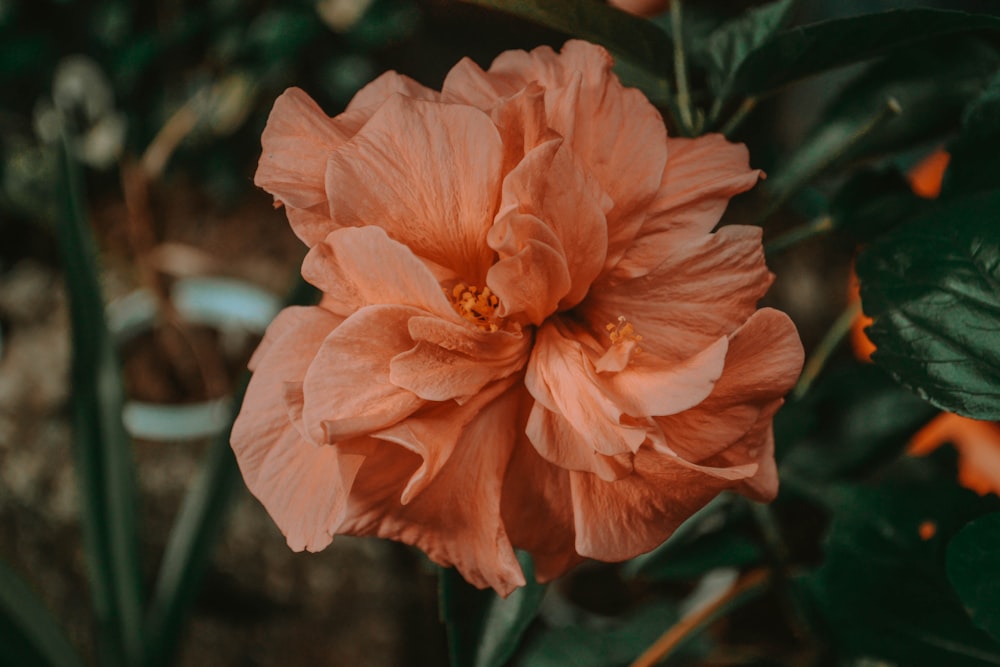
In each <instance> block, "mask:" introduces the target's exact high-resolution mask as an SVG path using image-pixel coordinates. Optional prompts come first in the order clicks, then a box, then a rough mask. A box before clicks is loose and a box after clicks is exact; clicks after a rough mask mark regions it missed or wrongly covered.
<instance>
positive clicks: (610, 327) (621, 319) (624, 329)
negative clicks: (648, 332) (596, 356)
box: [604, 315, 642, 353]
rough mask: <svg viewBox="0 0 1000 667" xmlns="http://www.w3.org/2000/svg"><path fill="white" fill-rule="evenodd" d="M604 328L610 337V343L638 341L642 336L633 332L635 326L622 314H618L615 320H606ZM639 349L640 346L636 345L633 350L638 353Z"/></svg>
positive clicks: (640, 349)
mask: <svg viewBox="0 0 1000 667" xmlns="http://www.w3.org/2000/svg"><path fill="white" fill-rule="evenodd" d="M604 329H605V330H606V331H607V332H608V336H610V337H611V344H612V345H619V344H621V343H625V342H628V341H632V342H634V343H638V342H639V341H641V340H642V336H640V335H639V334H637V333H636V332H635V327H634V326H632V323H631V322H629V321H628V320H627V319H625V316H624V315H619V316H618V321H617V322H608V323H607V324H606V325H604ZM641 351H642V348H640V347H639V346H638V345H637V346H636V348H635V352H636V353H638V352H641Z"/></svg>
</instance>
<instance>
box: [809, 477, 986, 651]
mask: <svg viewBox="0 0 1000 667" xmlns="http://www.w3.org/2000/svg"><path fill="white" fill-rule="evenodd" d="M904 463H906V464H907V465H908V466H909V467H915V468H918V470H915V471H913V473H914V474H912V475H910V476H911V477H913V479H910V480H906V481H891V482H888V483H885V484H884V485H883V486H881V487H879V488H869V487H861V486H841V487H835V488H834V489H833V490H832V491H829V492H828V494H827V495H828V500H829V505H830V506H831V507H832V508H833V522H832V524H831V526H830V530H829V534H828V536H827V539H826V543H825V547H824V561H823V564H822V566H821V567H820V568H819V569H818V570H817V571H815V572H814V573H811V574H809V575H806V576H805V577H804V578H803V579H802V580H800V581H799V582H797V583H798V584H799V586H800V587H801V588H800V590H801V592H802V593H804V594H805V596H806V598H807V599H808V600H809V601H811V602H812V603H813V604H812V606H813V608H814V611H815V613H817V614H818V615H820V616H821V617H822V619H823V620H824V621H825V624H826V626H827V627H828V630H829V632H830V633H831V634H832V636H833V639H834V640H835V645H836V647H837V649H838V652H839V653H840V654H841V657H842V658H855V657H861V656H868V657H870V658H876V659H880V660H887V661H890V662H892V663H894V664H898V665H906V666H907V667H941V666H942V665H948V667H966V666H968V667H981V666H982V665H998V664H1000V645H998V644H996V643H995V642H994V641H993V640H992V639H991V638H990V637H989V636H987V635H986V634H985V633H983V632H982V631H980V630H978V629H977V628H975V627H974V626H973V625H972V623H971V622H970V621H969V618H968V616H967V615H966V613H965V611H964V610H963V609H962V608H961V605H960V604H959V603H958V600H956V599H955V596H954V594H953V593H952V591H951V587H950V586H949V584H948V581H947V578H946V576H945V565H944V558H945V545H946V544H947V542H948V539H949V538H950V537H951V536H952V535H954V534H955V533H956V532H957V531H958V530H959V529H960V528H961V527H962V526H963V525H964V524H965V522H967V521H968V520H969V519H971V518H973V517H975V516H978V515H981V514H983V513H984V512H989V511H991V510H993V509H995V508H996V505H997V499H996V498H986V499H983V498H980V497H978V496H976V495H975V494H973V493H971V492H969V491H966V490H965V489H962V488H961V487H959V486H958V485H957V484H955V483H954V481H952V480H948V479H943V478H940V477H937V476H935V475H934V474H933V471H931V470H930V464H929V462H928V461H926V460H922V459H921V460H907V461H905V462H904ZM952 474H953V473H952Z"/></svg>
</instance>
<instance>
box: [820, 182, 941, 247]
mask: <svg viewBox="0 0 1000 667" xmlns="http://www.w3.org/2000/svg"><path fill="white" fill-rule="evenodd" d="M926 203H927V202H926V201H924V200H922V199H920V198H919V197H917V196H916V195H915V194H913V190H912V189H911V188H910V184H909V182H908V181H907V180H906V177H905V176H903V174H902V173H901V172H900V171H899V170H898V169H880V170H874V169H862V170H859V171H857V172H855V173H854V174H852V175H851V177H850V179H848V181H847V182H846V183H845V184H844V185H843V186H841V188H840V189H839V190H838V191H837V194H836V195H834V197H833V200H832V201H831V202H830V217H831V218H833V226H834V228H835V229H837V230H839V231H841V232H843V233H844V234H846V235H847V236H849V237H850V238H851V239H852V240H854V241H856V242H857V243H867V242H868V241H871V240H872V239H874V238H876V237H877V236H880V235H881V234H883V233H885V232H887V231H889V230H890V229H892V228H893V227H895V226H896V225H898V224H900V223H901V222H903V221H904V220H907V219H908V218H912V217H913V216H914V215H915V214H916V213H917V211H918V210H919V209H920V208H921V207H922V206H923V205H926Z"/></svg>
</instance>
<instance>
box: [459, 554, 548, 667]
mask: <svg viewBox="0 0 1000 667" xmlns="http://www.w3.org/2000/svg"><path fill="white" fill-rule="evenodd" d="M517 558H518V560H519V561H520V563H521V568H522V569H523V570H524V578H525V579H526V580H527V581H528V583H527V585H526V586H523V587H522V588H518V589H516V590H515V591H514V592H513V593H511V594H510V595H509V596H508V597H507V599H503V598H501V597H500V596H498V595H497V594H496V593H494V592H493V591H491V590H485V591H481V590H477V589H476V588H474V587H473V586H471V585H470V584H468V583H466V581H465V580H464V579H462V575H461V574H459V573H458V571H457V570H455V569H454V568H447V569H442V570H441V613H442V616H443V617H444V621H445V624H446V625H447V626H448V645H449V649H450V653H451V665H452V667H500V666H501V665H503V664H504V663H506V662H507V661H508V660H509V659H510V657H511V656H512V655H513V654H514V651H515V650H516V649H517V646H518V642H520V640H521V635H523V634H524V631H525V630H527V629H528V626H529V625H530V624H531V622H532V620H534V618H535V614H537V613H538V605H539V604H541V602H542V596H543V595H544V593H545V586H543V585H541V584H539V583H537V582H536V581H535V568H534V566H533V565H532V562H531V556H529V555H528V554H527V553H524V552H518V555H517Z"/></svg>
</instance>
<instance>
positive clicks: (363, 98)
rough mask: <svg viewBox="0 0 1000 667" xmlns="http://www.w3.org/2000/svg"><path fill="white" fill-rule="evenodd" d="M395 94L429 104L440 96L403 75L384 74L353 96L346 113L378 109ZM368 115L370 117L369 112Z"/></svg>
mask: <svg viewBox="0 0 1000 667" xmlns="http://www.w3.org/2000/svg"><path fill="white" fill-rule="evenodd" d="M397 93H398V94H400V95H404V96H406V97H411V98H413V99H415V100H427V101H429V102H437V101H438V100H439V99H440V98H441V94H440V93H438V92H437V91H436V90H433V89H431V88H428V87H427V86H424V85H423V84H420V83H418V82H416V81H414V80H413V79H411V78H410V77H408V76H406V75H405V74H400V73H398V72H385V73H384V74H382V75H380V76H378V77H377V78H375V79H374V80H373V81H371V82H369V83H368V84H366V85H365V86H364V87H362V88H361V90H359V91H358V92H357V93H355V94H354V97H353V98H351V101H350V103H349V104H348V105H347V111H354V110H355V109H365V108H369V109H375V108H378V106H379V105H381V104H382V103H383V102H385V101H386V100H388V99H389V98H390V97H392V96H393V95H395V94H397ZM369 115H371V113H370V112H369Z"/></svg>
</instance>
